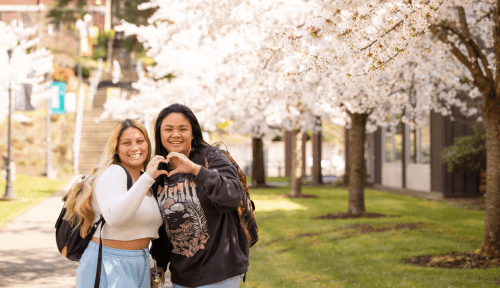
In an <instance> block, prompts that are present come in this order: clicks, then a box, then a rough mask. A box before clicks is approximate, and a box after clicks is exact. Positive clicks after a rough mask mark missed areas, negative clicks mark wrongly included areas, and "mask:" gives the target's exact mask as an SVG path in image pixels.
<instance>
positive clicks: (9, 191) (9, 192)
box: [2, 49, 17, 200]
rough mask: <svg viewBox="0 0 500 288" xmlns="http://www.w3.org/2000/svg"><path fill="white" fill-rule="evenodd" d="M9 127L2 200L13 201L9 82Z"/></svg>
mask: <svg viewBox="0 0 500 288" xmlns="http://www.w3.org/2000/svg"><path fill="white" fill-rule="evenodd" d="M12 52H13V51H12V49H9V50H8V51H7V54H8V55H9V64H10V63H11V62H12ZM8 85H9V117H8V118H9V126H8V128H7V129H8V136H7V165H6V168H5V172H6V173H5V174H6V175H5V176H6V177H5V178H6V180H7V184H6V185H5V194H4V196H3V197H2V200H14V199H16V198H17V196H16V194H15V193H14V188H13V187H12V171H11V169H10V168H11V165H10V163H11V162H12V151H11V150H12V117H11V115H12V87H11V82H10V81H9V84H8Z"/></svg>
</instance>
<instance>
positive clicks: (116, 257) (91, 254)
mask: <svg viewBox="0 0 500 288" xmlns="http://www.w3.org/2000/svg"><path fill="white" fill-rule="evenodd" d="M98 256H99V244H96V243H94V242H92V241H90V243H89V246H87V249H85V252H83V255H82V258H81V259H80V266H78V270H77V271H76V287H77V288H93V287H94V282H95V273H96V271H97V257H98ZM101 267H102V268H101V281H100V283H99V287H100V288H150V287H151V284H150V280H149V277H150V276H149V274H150V270H149V269H150V268H149V249H147V248H145V249H142V250H121V249H113V248H109V247H105V246H102V266H101Z"/></svg>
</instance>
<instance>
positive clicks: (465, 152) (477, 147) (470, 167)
mask: <svg viewBox="0 0 500 288" xmlns="http://www.w3.org/2000/svg"><path fill="white" fill-rule="evenodd" d="M474 133H475V134H474V135H470V136H464V137H459V138H455V141H454V143H453V145H451V146H449V147H446V148H444V149H443V151H441V156H442V157H443V161H444V162H445V163H446V164H447V165H448V172H450V173H454V172H468V173H470V172H473V171H480V170H485V169H486V135H485V134H484V130H483V128H482V127H481V126H480V125H477V126H476V127H474Z"/></svg>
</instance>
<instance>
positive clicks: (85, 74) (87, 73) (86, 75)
mask: <svg viewBox="0 0 500 288" xmlns="http://www.w3.org/2000/svg"><path fill="white" fill-rule="evenodd" d="M73 71H74V72H75V75H78V65H75V67H73ZM82 77H83V78H89V77H90V69H89V68H88V67H85V66H82Z"/></svg>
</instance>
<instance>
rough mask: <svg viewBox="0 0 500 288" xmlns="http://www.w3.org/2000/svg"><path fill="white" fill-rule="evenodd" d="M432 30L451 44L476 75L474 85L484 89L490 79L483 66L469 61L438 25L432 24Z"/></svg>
mask: <svg viewBox="0 0 500 288" xmlns="http://www.w3.org/2000/svg"><path fill="white" fill-rule="evenodd" d="M499 1H500V0H499ZM431 31H432V33H433V34H434V35H436V36H437V37H438V39H439V40H440V41H441V42H443V43H445V44H448V45H450V46H451V53H452V54H453V55H454V56H455V57H456V58H457V60H458V61H460V63H462V64H463V65H464V66H465V67H466V68H467V69H468V70H469V71H470V73H471V74H472V77H474V82H475V84H474V86H476V87H478V88H480V89H484V88H485V87H480V86H481V85H482V84H486V83H487V82H488V79H486V77H485V76H484V75H483V73H482V71H481V68H479V66H478V65H474V64H473V63H471V62H470V61H469V59H468V58H467V56H465V55H464V54H463V53H462V52H461V51H460V50H459V49H458V48H457V47H456V46H455V45H454V44H453V43H451V42H450V41H448V39H447V38H446V36H445V35H443V33H442V31H439V30H438V29H437V26H434V25H432V26H431Z"/></svg>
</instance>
